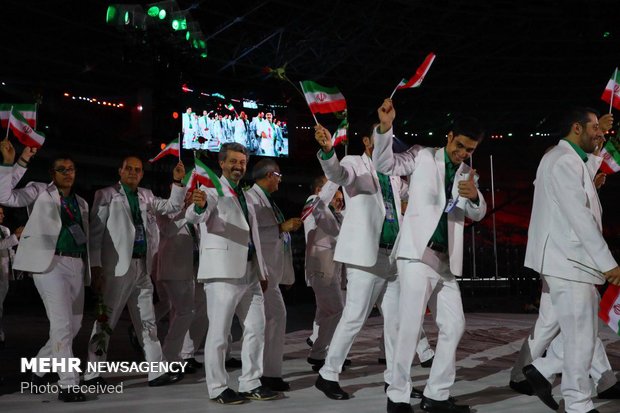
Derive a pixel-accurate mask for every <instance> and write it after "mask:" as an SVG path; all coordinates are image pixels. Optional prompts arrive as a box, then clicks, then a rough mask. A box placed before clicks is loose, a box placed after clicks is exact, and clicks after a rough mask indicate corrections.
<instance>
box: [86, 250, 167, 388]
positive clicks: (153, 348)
mask: <svg viewBox="0 0 620 413" xmlns="http://www.w3.org/2000/svg"><path fill="white" fill-rule="evenodd" d="M105 277H106V280H105V287H104V292H103V302H104V304H105V305H106V306H107V308H108V309H109V311H110V313H109V314H108V324H109V325H110V328H111V329H112V330H114V327H116V324H117V323H118V319H119V318H120V316H121V313H122V312H123V309H124V308H125V305H127V309H128V310H129V313H130V314H131V317H132V319H133V320H140V322H139V323H140V324H139V325H140V329H136V334H138V336H140V337H141V338H142V340H141V343H142V349H143V350H144V357H145V359H146V361H148V362H153V361H162V360H163V357H162V351H161V344H160V343H159V339H158V338H157V324H156V321H155V310H154V308H153V283H152V282H151V278H150V277H149V275H148V274H147V273H146V264H145V260H144V259H138V258H133V259H132V260H131V262H130V264H129V269H128V270H127V273H125V274H124V275H123V276H120V277H115V276H114V275H112V274H107V275H105ZM135 325H136V323H134V326H135ZM99 332H101V327H100V325H99V323H98V322H97V321H95V324H94V326H93V332H92V334H91V340H92V337H93V336H94V335H95V334H97V333H99ZM109 343H110V337H109V336H107V335H106V339H105V347H106V350H107V351H106V352H103V353H102V352H98V351H97V350H98V349H97V344H96V343H92V342H89V345H88V361H92V362H98V361H106V360H107V354H108V352H109V351H110V348H109ZM162 374H164V373H149V374H148V379H149V380H153V379H156V378H157V377H159V376H161V375H162ZM97 376H99V373H98V372H87V373H86V374H84V380H90V379H93V378H95V377H97Z"/></svg>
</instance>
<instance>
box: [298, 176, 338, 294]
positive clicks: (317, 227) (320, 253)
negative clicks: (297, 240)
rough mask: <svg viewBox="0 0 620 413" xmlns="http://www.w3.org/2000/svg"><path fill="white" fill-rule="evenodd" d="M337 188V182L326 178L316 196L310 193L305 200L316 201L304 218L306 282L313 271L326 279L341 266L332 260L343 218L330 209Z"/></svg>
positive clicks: (308, 201) (307, 201)
mask: <svg viewBox="0 0 620 413" xmlns="http://www.w3.org/2000/svg"><path fill="white" fill-rule="evenodd" d="M338 188H339V186H338V184H335V183H333V182H331V181H327V182H326V183H325V185H323V187H322V188H321V191H320V192H319V194H318V195H311V196H310V197H308V199H307V200H306V205H308V204H310V203H314V202H317V203H316V206H315V207H314V209H313V210H312V213H311V214H310V215H308V217H307V218H306V219H305V220H304V232H305V236H306V283H307V284H308V285H310V277H312V275H313V274H317V273H321V274H323V277H325V278H326V279H331V278H332V277H333V276H334V275H335V274H340V271H341V268H342V264H341V263H339V262H334V250H335V248H336V242H337V241H338V234H340V225H341V222H342V221H338V219H336V216H335V215H334V214H333V213H332V211H331V210H330V209H329V203H330V202H331V200H332V199H333V197H334V194H335V193H336V191H337V190H338ZM317 198H318V201H316V199H317ZM341 219H342V218H341Z"/></svg>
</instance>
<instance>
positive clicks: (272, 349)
mask: <svg viewBox="0 0 620 413" xmlns="http://www.w3.org/2000/svg"><path fill="white" fill-rule="evenodd" d="M263 294H264V297H265V350H264V352H263V375H264V376H265V377H282V361H283V357H284V338H285V335H286V306H285V305H284V298H282V291H281V290H280V286H279V285H278V284H276V283H273V282H269V283H268V286H267V289H266V290H265V292H264V293H263Z"/></svg>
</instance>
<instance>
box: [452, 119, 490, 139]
mask: <svg viewBox="0 0 620 413" xmlns="http://www.w3.org/2000/svg"><path fill="white" fill-rule="evenodd" d="M452 135H453V136H458V135H463V136H467V137H468V138H470V139H473V140H475V141H477V142H482V140H483V139H484V135H485V130H484V127H483V126H482V123H480V121H479V120H478V119H476V118H472V117H463V118H460V119H457V120H456V121H455V122H454V124H453V125H452Z"/></svg>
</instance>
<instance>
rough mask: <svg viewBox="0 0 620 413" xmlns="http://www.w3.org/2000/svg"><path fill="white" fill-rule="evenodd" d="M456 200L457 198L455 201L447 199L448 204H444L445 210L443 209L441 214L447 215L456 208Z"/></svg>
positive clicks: (457, 198)
mask: <svg viewBox="0 0 620 413" xmlns="http://www.w3.org/2000/svg"><path fill="white" fill-rule="evenodd" d="M458 200H459V197H458V196H457V197H456V199H449V200H448V203H447V204H446V209H444V211H443V212H446V213H449V212H450V211H452V210H453V209H454V208H455V207H456V203H457V202H458Z"/></svg>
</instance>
